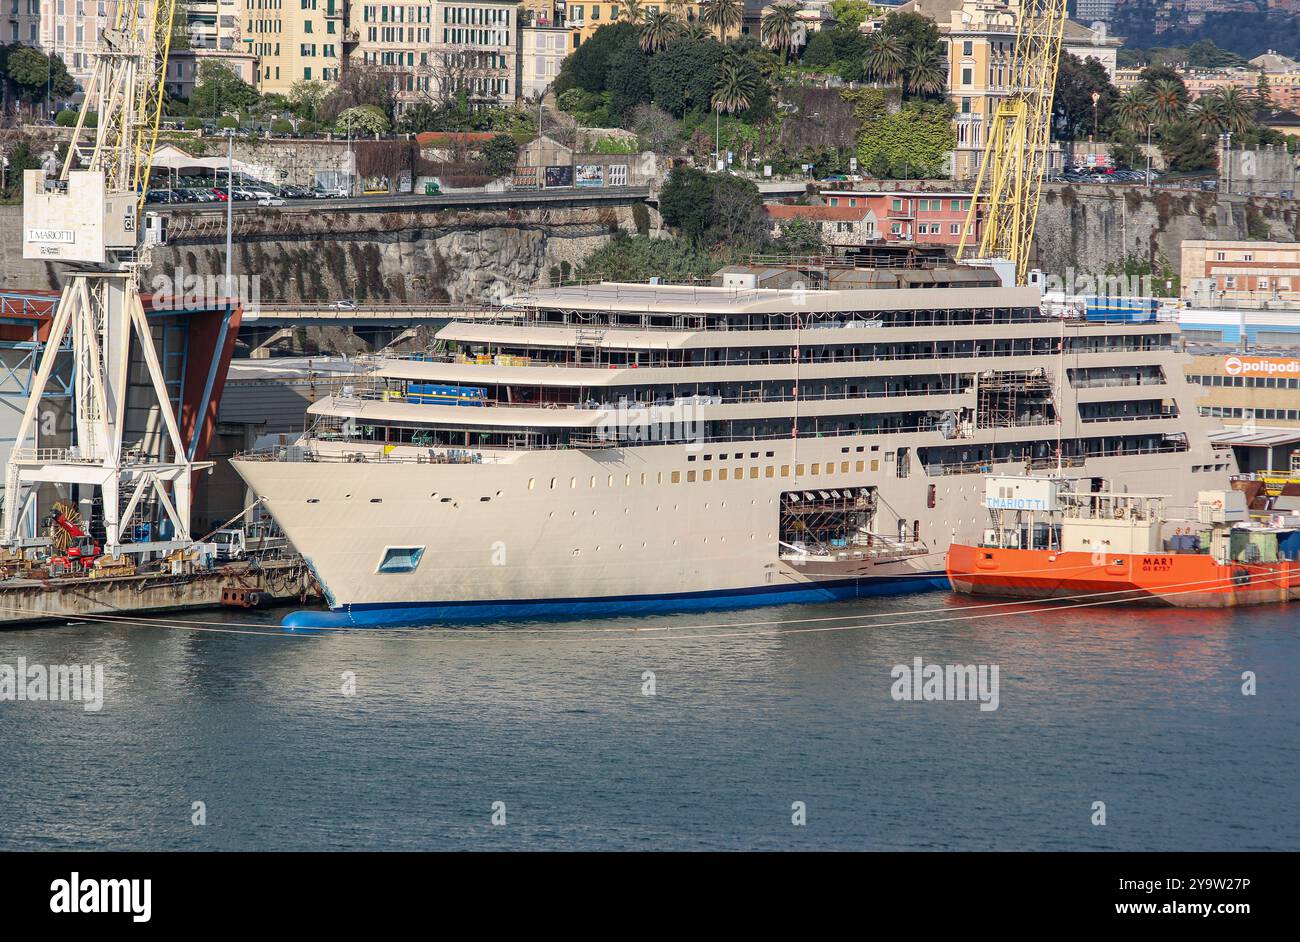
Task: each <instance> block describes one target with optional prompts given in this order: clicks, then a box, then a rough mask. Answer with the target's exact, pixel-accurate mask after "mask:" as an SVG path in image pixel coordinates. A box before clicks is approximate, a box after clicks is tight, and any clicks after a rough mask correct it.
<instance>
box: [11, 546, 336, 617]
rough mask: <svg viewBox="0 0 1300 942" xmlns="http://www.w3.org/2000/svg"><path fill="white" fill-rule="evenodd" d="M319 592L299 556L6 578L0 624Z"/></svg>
mask: <svg viewBox="0 0 1300 942" xmlns="http://www.w3.org/2000/svg"><path fill="white" fill-rule="evenodd" d="M318 596H319V588H318V586H317V585H316V582H315V580H314V579H313V577H312V575H311V571H310V570H309V569H308V568H307V566H306V564H305V563H303V561H302V560H301V559H276V560H267V561H264V562H261V563H259V564H257V565H251V564H249V563H247V562H241V563H232V564H230V565H226V566H221V567H218V568H214V569H206V570H197V571H194V572H188V573H178V574H173V573H168V572H148V573H136V574H132V575H122V576H115V575H105V576H96V577H85V576H78V577H69V578H53V579H10V580H7V581H5V582H0V627H5V628H8V627H17V626H22V625H28V624H32V623H39V622H48V621H54V620H58V621H67V620H69V619H77V618H84V617H86V616H103V615H108V616H113V615H116V616H123V617H130V618H148V617H151V616H153V615H159V614H164V613H167V612H180V611H194V610H198V609H211V608H221V607H231V606H233V607H237V608H257V607H261V606H263V605H272V604H276V603H280V602H283V603H304V602H307V601H309V600H310V599H313V598H317V597H318Z"/></svg>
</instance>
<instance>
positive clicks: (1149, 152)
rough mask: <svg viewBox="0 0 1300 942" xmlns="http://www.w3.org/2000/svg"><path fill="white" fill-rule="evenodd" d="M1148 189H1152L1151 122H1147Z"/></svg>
mask: <svg viewBox="0 0 1300 942" xmlns="http://www.w3.org/2000/svg"><path fill="white" fill-rule="evenodd" d="M1147 189H1148V190H1149V189H1151V122H1150V121H1148V122H1147Z"/></svg>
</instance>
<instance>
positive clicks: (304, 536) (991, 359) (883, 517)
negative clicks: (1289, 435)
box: [234, 256, 1237, 626]
mask: <svg viewBox="0 0 1300 942" xmlns="http://www.w3.org/2000/svg"><path fill="white" fill-rule="evenodd" d="M503 314H508V315H509V317H508V318H507V317H503V318H502V319H501V320H500V321H499V322H492V321H490V320H485V321H475V322H472V323H452V324H450V325H448V326H447V327H444V328H443V329H442V330H441V331H439V333H438V338H437V346H436V348H435V349H434V350H432V351H430V352H429V353H426V354H424V355H420V356H416V357H411V358H405V359H403V358H384V359H381V360H379V361H378V362H377V363H376V364H375V368H374V369H373V371H372V372H371V373H370V375H369V376H367V377H365V378H364V379H363V380H361V381H359V382H357V383H356V384H355V385H354V386H352V387H350V388H348V389H346V390H344V391H343V392H342V393H341V394H340V395H335V396H330V397H328V398H325V399H322V400H321V401H319V402H317V403H315V404H314V405H312V406H311V408H310V410H309V412H310V419H311V426H310V428H309V429H308V431H307V432H306V433H305V434H304V435H303V436H302V438H301V439H300V440H299V441H298V442H297V443H296V445H294V446H293V447H286V448H281V449H278V450H276V451H274V452H270V453H266V454H248V455H245V456H243V457H241V458H236V459H235V460H234V465H235V467H236V470H237V471H238V472H239V473H240V474H241V475H242V476H243V477H244V478H245V480H246V481H247V482H248V484H249V486H250V488H251V489H252V491H253V493H255V494H256V495H258V496H259V497H262V498H264V499H265V501H266V507H267V509H269V511H270V512H271V513H272V514H273V515H274V517H275V518H276V520H277V521H278V522H279V524H280V525H281V526H282V527H283V529H284V530H285V532H286V535H287V536H288V537H289V538H290V540H291V541H292V542H293V544H294V546H295V547H296V548H297V549H298V550H299V551H300V552H301V553H302V554H303V556H304V557H305V558H306V559H307V561H308V563H309V564H310V565H311V566H312V567H313V568H314V570H315V572H316V574H317V576H318V577H319V579H320V580H321V582H322V584H323V586H324V587H325V589H326V592H327V594H328V597H329V601H330V603H331V607H332V609H333V611H331V612H302V613H298V614H296V615H294V616H290V620H289V624H293V625H304V626H306V625H386V624H413V623H425V622H434V621H441V620H448V619H460V618H484V617H487V618H495V617H529V616H564V617H567V616H572V615H580V614H584V613H592V614H595V613H609V612H615V613H620V612H638V611H655V610H663V609H694V608H703V607H717V606H746V605H755V604H763V603H780V602H797V601H814V600H827V599H836V598H853V597H860V596H866V595H872V594H878V593H887V592H906V591H914V590H916V589H921V588H929V587H938V586H945V587H946V586H947V578H946V575H945V572H944V566H943V559H944V554H945V553H946V552H947V550H948V547H949V545H950V544H951V543H954V542H956V543H975V542H978V541H979V538H980V536H981V534H982V533H983V530H984V521H983V508H982V506H981V505H982V501H983V497H984V479H985V476H986V475H988V474H1007V473H1022V472H1024V471H1025V469H1027V468H1028V469H1040V470H1054V469H1058V468H1059V469H1062V472H1063V473H1065V474H1067V475H1068V476H1070V477H1072V478H1075V479H1078V480H1082V481H1089V480H1092V479H1094V478H1095V479H1101V478H1105V479H1107V480H1110V481H1113V482H1116V485H1117V486H1118V487H1120V488H1123V489H1127V490H1132V491H1137V492H1150V491H1154V490H1156V489H1158V488H1159V489H1163V488H1171V489H1173V490H1174V492H1175V499H1176V500H1177V501H1178V502H1179V503H1180V504H1182V505H1186V506H1189V505H1191V504H1192V503H1193V502H1194V501H1195V500H1196V499H1197V494H1198V492H1199V491H1201V490H1204V489H1211V488H1219V487H1225V486H1226V484H1227V481H1228V478H1229V475H1230V474H1232V473H1234V472H1235V471H1236V470H1237V469H1236V464H1235V461H1234V459H1233V457H1232V453H1231V452H1230V451H1222V450H1219V449H1217V448H1214V447H1213V446H1212V444H1211V442H1210V439H1209V433H1210V432H1211V431H1212V430H1213V429H1215V428H1217V427H1218V423H1217V421H1216V420H1212V419H1209V418H1203V417H1201V416H1199V415H1198V414H1197V411H1196V407H1195V403H1194V401H1193V388H1192V387H1190V386H1189V385H1188V383H1187V381H1186V378H1185V376H1184V374H1183V363H1184V361H1185V359H1186V355H1185V354H1184V353H1182V352H1181V351H1180V349H1179V348H1180V342H1179V336H1178V328H1177V325H1176V324H1173V323H1168V322H1160V321H1158V320H1156V318H1155V314H1154V312H1151V316H1150V317H1149V318H1138V319H1134V320H1131V321H1125V322H1107V321H1105V320H1094V319H1090V318H1088V317H1087V316H1086V315H1085V316H1078V317H1068V316H1067V317H1049V316H1045V315H1044V314H1043V312H1042V310H1041V309H1040V295H1039V291H1038V289H1037V288H1032V287H1007V286H1004V285H1003V284H1002V281H1001V279H1000V278H999V277H998V275H997V274H995V273H994V272H993V271H992V270H990V269H988V268H980V267H974V266H954V265H951V264H934V265H928V266H926V267H921V268H889V269H885V268H868V267H865V266H863V265H862V264H860V263H859V262H858V261H857V260H856V259H855V257H851V256H840V257H836V258H826V259H800V260H797V261H796V260H784V261H782V260H776V259H767V260H763V261H762V263H761V264H754V265H750V266H732V267H729V268H727V269H724V270H722V271H721V272H719V273H718V274H717V275H715V277H714V280H713V284H712V285H710V286H698V285H695V286H685V285H666V284H652V285H645V284H616V283H604V284H599V285H585V286H575V287H560V288H552V289H540V290H536V291H533V292H531V293H528V294H523V295H520V296H517V297H515V298H512V299H510V306H509V308H508V309H505V310H503Z"/></svg>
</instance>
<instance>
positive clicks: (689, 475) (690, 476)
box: [673, 471, 708, 484]
mask: <svg viewBox="0 0 1300 942" xmlns="http://www.w3.org/2000/svg"><path fill="white" fill-rule="evenodd" d="M678 473H679V472H677V471H674V472H673V483H674V484H676V483H677V475H678ZM704 473H705V474H708V472H707V471H706V472H704ZM686 483H687V484H694V483H695V472H694V471H687V472H686Z"/></svg>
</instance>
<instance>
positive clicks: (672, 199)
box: [659, 167, 768, 249]
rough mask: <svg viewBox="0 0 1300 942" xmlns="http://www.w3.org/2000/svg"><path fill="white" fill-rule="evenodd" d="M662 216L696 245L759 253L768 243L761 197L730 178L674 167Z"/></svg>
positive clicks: (662, 202) (744, 182)
mask: <svg viewBox="0 0 1300 942" xmlns="http://www.w3.org/2000/svg"><path fill="white" fill-rule="evenodd" d="M659 212H660V214H661V215H662V216H663V220H664V222H665V223H667V224H668V225H670V226H673V227H674V228H676V229H678V230H679V231H680V232H681V234H682V238H683V239H684V240H685V241H687V242H689V243H690V244H692V245H696V246H714V245H717V244H719V243H722V244H725V245H726V246H728V247H729V248H731V249H740V248H750V249H757V248H761V247H762V246H763V245H764V244H765V243H766V241H767V229H768V227H767V218H766V216H765V215H764V213H763V198H762V194H760V193H759V192H758V187H757V186H755V185H754V184H753V183H751V182H750V181H749V180H745V179H743V178H741V177H737V176H733V175H732V174H729V173H715V174H709V173H705V172H704V171H702V170H696V169H694V168H691V167H674V168H673V171H672V173H670V174H669V175H668V182H667V183H665V184H664V188H663V189H662V190H661V191H660V193H659Z"/></svg>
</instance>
